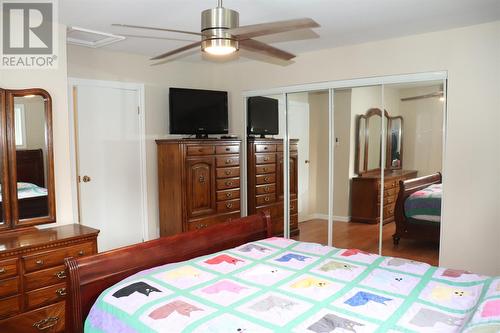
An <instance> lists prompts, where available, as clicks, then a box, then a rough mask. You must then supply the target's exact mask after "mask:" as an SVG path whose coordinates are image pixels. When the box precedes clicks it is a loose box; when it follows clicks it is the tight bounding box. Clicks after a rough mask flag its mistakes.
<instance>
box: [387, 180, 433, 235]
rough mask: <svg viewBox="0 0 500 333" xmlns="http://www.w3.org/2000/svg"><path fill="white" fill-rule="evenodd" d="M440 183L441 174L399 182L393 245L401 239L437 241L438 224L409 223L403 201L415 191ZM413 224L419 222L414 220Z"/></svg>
mask: <svg viewBox="0 0 500 333" xmlns="http://www.w3.org/2000/svg"><path fill="white" fill-rule="evenodd" d="M440 183H441V173H440V172H437V173H435V174H432V175H429V176H424V177H419V178H414V179H410V180H406V181H400V182H399V193H398V198H397V200H396V208H395V211H394V219H395V222H396V232H395V233H394V235H393V236H392V238H393V241H394V245H398V243H399V240H400V239H401V238H412V239H421V240H430V241H439V231H440V224H439V223H435V224H434V225H429V224H425V223H424V224H419V223H409V222H410V219H409V218H407V217H406V215H405V207H404V204H405V201H406V199H408V197H409V196H410V195H411V194H412V193H415V192H417V191H420V190H422V189H424V188H426V187H428V186H430V185H432V184H440ZM413 222H419V221H418V220H414V221H413Z"/></svg>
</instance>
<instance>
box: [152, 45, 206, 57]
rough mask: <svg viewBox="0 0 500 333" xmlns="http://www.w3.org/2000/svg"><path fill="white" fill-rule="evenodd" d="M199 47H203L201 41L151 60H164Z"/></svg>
mask: <svg viewBox="0 0 500 333" xmlns="http://www.w3.org/2000/svg"><path fill="white" fill-rule="evenodd" d="M197 46H201V41H199V42H195V43H192V44H188V45H186V46H183V47H179V48H178V49H175V50H173V51H169V52H166V53H163V54H160V55H158V56H156V57H153V58H151V59H150V60H160V59H164V58H167V57H170V56H171V55H174V54H177V53H181V52H184V51H187V50H189V49H192V48H194V47H197Z"/></svg>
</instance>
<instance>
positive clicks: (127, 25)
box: [111, 23, 201, 36]
mask: <svg viewBox="0 0 500 333" xmlns="http://www.w3.org/2000/svg"><path fill="white" fill-rule="evenodd" d="M111 25H112V26H113V27H122V28H134V29H145V30H156V31H167V32H176V33H180V34H188V35H195V36H201V34H200V33H199V32H192V31H184V30H175V29H165V28H158V27H145V26H142V25H131V24H119V23H113V24H111Z"/></svg>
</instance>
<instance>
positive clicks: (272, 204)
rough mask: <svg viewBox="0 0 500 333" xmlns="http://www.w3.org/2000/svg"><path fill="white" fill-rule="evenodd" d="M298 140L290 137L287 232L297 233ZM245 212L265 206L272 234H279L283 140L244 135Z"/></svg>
mask: <svg viewBox="0 0 500 333" xmlns="http://www.w3.org/2000/svg"><path fill="white" fill-rule="evenodd" d="M297 143H298V140H290V234H291V235H297V234H298V233H299V223H298V222H299V218H298V210H297V186H298V185H297V178H298V152H297ZM247 155H248V157H247V163H248V166H247V168H248V215H251V214H255V213H257V212H260V211H265V210H269V211H270V212H271V220H272V221H273V229H274V234H276V235H280V234H283V213H284V206H283V205H284V196H283V193H284V192H283V140H281V139H257V138H249V139H248V149H247Z"/></svg>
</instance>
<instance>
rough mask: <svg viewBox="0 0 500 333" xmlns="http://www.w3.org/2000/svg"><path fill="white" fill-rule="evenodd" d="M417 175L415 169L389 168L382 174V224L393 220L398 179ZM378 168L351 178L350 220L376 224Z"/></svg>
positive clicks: (377, 215) (378, 196) (378, 192)
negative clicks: (389, 169)
mask: <svg viewBox="0 0 500 333" xmlns="http://www.w3.org/2000/svg"><path fill="white" fill-rule="evenodd" d="M415 177H417V171H415V170H391V171H386V172H385V174H384V207H383V211H384V215H383V216H384V224H385V223H389V222H394V210H395V207H396V199H397V196H398V193H399V181H400V180H408V179H411V178H415ZM381 182H382V179H381V175H380V170H378V171H373V172H366V173H364V174H363V175H361V176H359V177H354V178H352V184H351V221H352V222H362V223H370V224H376V223H379V221H380V188H381Z"/></svg>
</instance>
